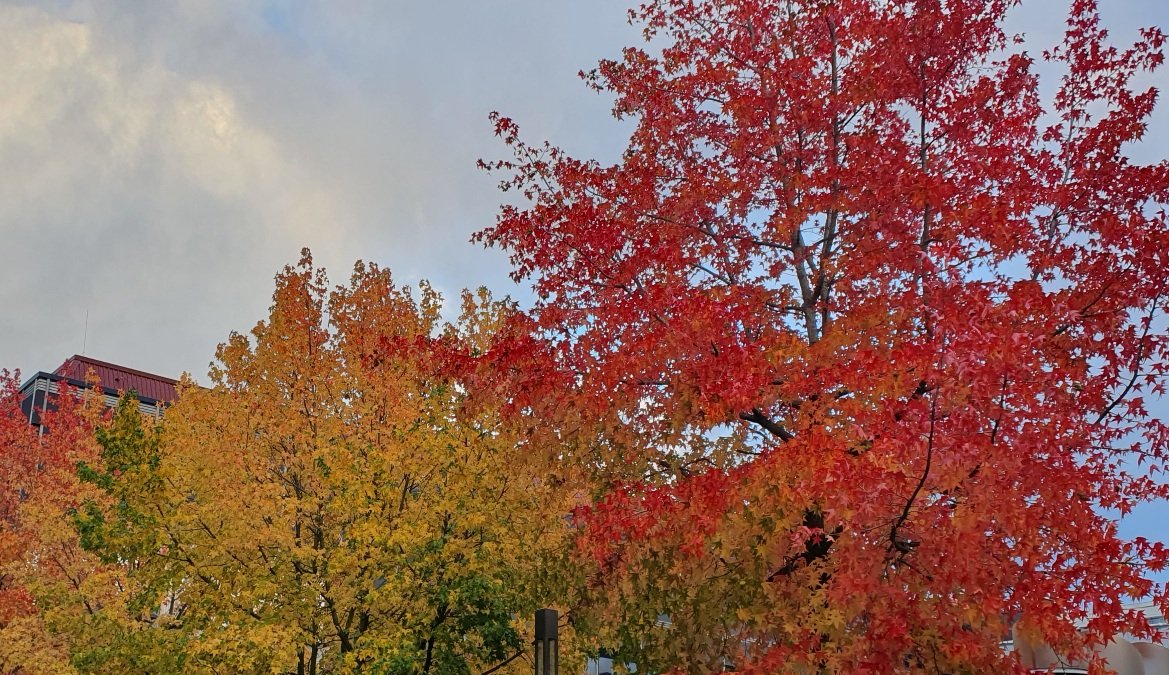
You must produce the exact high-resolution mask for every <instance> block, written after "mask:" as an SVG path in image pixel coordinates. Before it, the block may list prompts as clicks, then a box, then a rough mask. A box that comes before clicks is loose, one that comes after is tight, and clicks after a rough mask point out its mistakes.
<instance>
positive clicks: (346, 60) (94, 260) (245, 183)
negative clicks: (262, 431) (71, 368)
mask: <svg viewBox="0 0 1169 675" xmlns="http://www.w3.org/2000/svg"><path fill="white" fill-rule="evenodd" d="M1101 4H1102V7H1101V13H1102V17H1103V21H1104V23H1105V25H1106V26H1108V27H1109V28H1110V29H1111V30H1112V33H1113V37H1114V39H1116V40H1117V41H1118V42H1120V43H1124V42H1127V41H1130V40H1132V39H1135V37H1136V29H1137V27H1139V26H1144V25H1161V26H1164V27H1167V28H1169V3H1164V2H1163V0H1102V2H1101ZM627 6H628V3H626V2H620V1H618V0H588V1H585V0H575V1H574V0H490V1H484V0H458V1H456V0H409V1H405V0H172V1H161V0H160V1H158V2H140V1H139V0H100V1H99V0H44V1H35V0H33V1H27V2H26V1H19V0H0V35H3V36H4V39H3V40H0V261H2V264H0V368H9V369H16V368H19V369H21V370H22V371H24V373H25V375H26V376H27V375H30V374H32V373H35V372H36V371H38V370H46V371H48V370H52V369H54V368H56V366H57V365H59V364H60V363H61V362H62V361H63V360H64V359H65V358H67V357H68V356H70V355H72V354H74V353H82V352H84V353H86V354H88V355H89V356H91V357H94V358H97V359H102V360H107V361H113V362H116V363H120V364H125V365H128V366H131V367H135V368H138V369H141V370H146V371H150V372H156V373H159V374H164V375H170V376H177V375H178V374H179V373H181V372H189V373H190V374H192V375H193V376H194V377H195V378H196V379H198V380H203V381H206V372H207V368H208V365H209V363H210V361H211V360H212V358H213V356H214V351H215V346H216V344H218V343H219V342H221V341H223V340H224V339H225V338H226V337H227V335H228V334H229V332H231V331H233V330H234V331H241V332H245V331H247V330H249V329H250V328H251V327H252V326H253V325H254V324H255V322H256V321H258V320H259V319H261V318H263V317H264V316H265V314H266V311H267V308H268V305H269V302H270V296H271V292H272V288H273V277H274V275H275V274H276V273H277V272H278V271H279V270H280V268H281V267H282V266H283V265H285V264H289V263H294V262H295V261H296V260H297V258H298V256H299V251H300V249H301V248H302V247H305V246H307V247H309V248H311V249H312V251H313V253H314V258H315V260H316V262H317V263H318V264H321V265H324V266H325V267H326V268H328V269H329V271H330V273H331V278H332V279H333V280H334V281H338V282H339V281H343V280H345V279H346V278H347V276H348V271H349V269H350V268H351V266H352V264H353V262H354V261H355V260H357V259H364V260H368V261H372V262H376V263H378V264H380V265H383V266H387V267H389V268H390V269H392V270H393V272H394V274H395V277H396V279H397V280H398V281H399V282H401V283H408V284H413V283H416V282H418V281H419V280H421V279H424V278H425V279H429V280H430V281H431V282H432V283H433V284H434V285H435V286H436V287H437V288H438V289H439V290H440V291H442V292H444V293H445V294H446V295H447V296H448V297H449V298H455V297H457V293H458V291H459V290H460V289H461V288H464V287H476V286H479V285H487V286H489V287H491V288H492V289H493V290H495V291H496V292H497V293H510V294H513V295H515V296H517V297H519V298H520V299H521V300H523V299H524V298H526V297H527V294H526V291H525V290H524V289H523V288H521V287H517V286H515V285H514V284H512V283H511V282H510V281H509V279H508V276H507V275H508V271H509V267H508V263H507V259H506V256H505V254H503V253H501V252H499V251H496V250H486V249H484V248H483V247H482V246H480V245H477V244H472V243H471V242H470V241H469V239H470V237H471V235H472V233H474V232H475V231H477V230H480V229H482V228H484V227H487V226H489V225H490V224H492V223H493V222H494V218H495V214H496V212H497V210H498V206H499V204H500V203H501V202H502V201H504V199H505V195H503V194H501V193H500V192H499V191H498V189H497V182H498V178H499V177H493V176H491V175H488V174H485V173H484V172H482V171H479V170H478V169H477V168H476V160H478V159H480V158H485V159H496V158H503V157H505V156H506V149H505V148H504V146H503V144H502V143H501V142H500V141H499V140H498V139H496V138H495V137H494V136H493V134H492V129H491V126H490V124H489V122H488V119H487V116H488V114H489V113H490V112H491V111H493V110H498V111H500V112H501V113H503V114H505V115H507V116H509V117H512V118H514V119H515V120H516V121H517V122H519V124H520V125H521V127H522V129H523V135H524V137H525V138H527V139H529V140H541V139H549V140H552V141H553V142H554V143H556V144H557V145H560V146H561V147H564V148H565V149H567V150H569V151H570V152H571V153H573V154H575V155H578V156H582V157H595V158H598V159H600V160H602V161H612V160H615V159H616V158H617V157H618V155H619V153H620V151H621V149H622V148H623V146H624V142H625V139H626V136H627V134H628V132H629V127H628V126H625V125H622V124H620V123H618V122H616V121H614V120H613V119H612V118H611V116H610V115H609V105H610V101H609V100H608V99H606V98H605V97H604V96H601V95H598V94H596V93H594V92H592V91H590V90H588V89H587V88H586V87H585V86H584V85H583V84H582V83H581V82H580V80H579V79H578V78H577V76H576V74H577V72H578V71H580V70H581V69H589V68H591V67H593V66H594V65H595V64H596V62H597V61H598V60H599V59H601V58H608V57H617V56H618V55H619V54H620V50H621V48H622V47H623V46H625V45H628V44H635V43H637V42H638V41H639V40H640V32H639V29H637V28H634V27H630V26H629V25H628V24H627V23H626V8H627ZM1065 6H1066V3H1064V2H1060V1H1058V0H1028V1H1026V2H1024V4H1023V5H1022V6H1021V7H1020V8H1018V9H1016V10H1015V11H1014V12H1013V13H1012V15H1011V17H1010V19H1009V22H1008V29H1009V30H1010V31H1011V32H1019V33H1025V34H1026V36H1027V44H1026V47H1027V49H1028V50H1029V51H1030V52H1031V53H1032V54H1034V55H1038V54H1039V53H1040V52H1041V51H1042V49H1043V48H1044V47H1047V46H1050V45H1052V44H1054V43H1055V42H1056V41H1057V40H1058V37H1059V35H1060V33H1061V29H1062V19H1063V16H1064V14H1065V12H1064V9H1063V8H1064V7H1065ZM1041 68H1042V66H1041ZM1041 72H1042V71H1041ZM1165 73H1166V71H1164V70H1163V71H1161V72H1159V73H1158V74H1157V75H1156V76H1155V79H1154V80H1151V81H1149V82H1148V84H1157V85H1159V86H1160V87H1161V88H1162V89H1163V90H1164V89H1169V86H1166V85H1169V80H1167V78H1166V74H1165ZM1049 82H1050V78H1049ZM1167 109H1169V105H1167V104H1163V105H1162V106H1161V107H1160V108H1159V110H1158V111H1157V113H1156V115H1155V117H1154V119H1153V121H1152V124H1151V126H1150V129H1149V132H1148V134H1147V137H1146V140H1145V142H1144V143H1142V144H1140V145H1139V146H1138V147H1136V148H1133V150H1132V152H1133V155H1134V157H1135V158H1136V159H1138V160H1142V161H1145V162H1148V161H1155V160H1156V159H1158V158H1160V157H1163V156H1164V155H1165V149H1166V148H1167V147H1169V112H1167ZM1167 517H1169V509H1166V508H1161V507H1153V508H1151V509H1150V510H1145V511H1142V512H1139V513H1138V514H1137V516H1136V517H1134V518H1131V519H1129V521H1128V523H1127V524H1126V526H1125V529H1127V530H1129V532H1130V533H1134V534H1135V533H1140V534H1144V535H1145V536H1148V535H1149V534H1150V533H1151V534H1153V535H1154V536H1158V537H1159V538H1162V539H1164V538H1165V537H1164V536H1162V535H1166V534H1169V530H1167V529H1166V526H1164V525H1162V524H1161V523H1164V522H1169V518H1167Z"/></svg>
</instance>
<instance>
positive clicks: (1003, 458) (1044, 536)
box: [479, 0, 1169, 672]
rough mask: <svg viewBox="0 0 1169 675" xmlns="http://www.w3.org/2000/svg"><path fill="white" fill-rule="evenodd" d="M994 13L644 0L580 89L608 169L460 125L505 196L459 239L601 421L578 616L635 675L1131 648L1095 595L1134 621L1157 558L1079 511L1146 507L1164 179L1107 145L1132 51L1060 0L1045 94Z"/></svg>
mask: <svg viewBox="0 0 1169 675" xmlns="http://www.w3.org/2000/svg"><path fill="white" fill-rule="evenodd" d="M1015 4H1017V3H1016V2H1010V1H1007V0H945V1H944V0H908V1H906V2H872V1H871V0H728V1H722V2H713V1H707V2H703V1H696V0H649V1H648V2H646V3H645V4H644V5H643V6H642V7H641V8H639V9H637V10H634V11H633V12H632V13H631V17H632V19H633V20H635V21H637V22H640V23H641V24H642V25H643V26H644V29H645V37H646V40H647V45H646V46H645V47H640V48H639V47H631V48H628V49H626V50H625V51H624V54H623V55H622V58H621V59H620V60H615V61H605V62H602V63H601V64H600V66H599V67H598V68H597V69H596V70H595V71H592V72H590V73H586V74H585V78H586V80H587V81H588V82H589V83H590V84H591V85H592V86H593V87H595V88H596V89H598V90H600V91H603V92H610V93H612V94H613V95H614V96H615V104H614V108H613V111H614V114H615V115H616V116H617V117H619V118H625V119H630V120H632V121H633V123H634V125H635V126H634V129H633V132H632V136H631V138H630V141H629V145H628V148H627V150H626V152H625V153H624V155H623V157H622V158H621V160H620V161H619V162H617V163H616V164H613V165H602V164H600V163H598V162H595V161H587V160H580V159H576V158H573V157H571V156H569V155H568V154H566V153H565V152H563V151H562V150H560V149H558V148H557V147H555V146H552V145H549V144H543V145H530V144H527V143H525V142H523V141H522V140H521V139H520V137H519V134H518V129H517V126H516V124H515V123H514V122H513V121H511V120H510V119H508V118H505V117H498V116H497V117H496V118H495V122H496V131H497V133H498V134H499V135H501V136H502V137H503V138H504V140H505V141H506V142H507V144H509V145H510V146H511V147H512V148H513V150H514V152H515V159H514V160H510V161H503V162H497V163H493V164H491V165H490V168H493V169H496V170H502V171H505V172H507V173H508V174H509V175H510V176H511V177H510V178H508V179H507V180H505V182H504V188H505V189H512V190H518V191H520V192H521V193H522V194H523V195H524V196H525V197H526V198H527V199H528V201H529V203H528V205H526V206H514V207H505V208H504V209H503V211H502V213H501V215H500V216H499V219H498V222H497V224H496V225H495V226H494V227H492V228H490V229H488V230H486V231H485V232H483V233H481V234H480V235H479V237H480V239H481V240H482V241H485V242H487V243H489V244H491V245H495V246H500V247H503V248H506V249H508V250H509V251H510V252H511V256H512V260H513V263H514V265H515V273H514V274H515V276H516V278H517V279H531V281H532V283H533V285H534V288H535V291H536V293H537V295H538V298H539V300H538V302H537V307H536V310H535V316H536V318H537V320H538V322H539V324H540V326H541V327H542V329H543V330H544V331H545V332H546V334H547V335H549V336H550V337H551V338H552V339H553V340H554V342H555V346H556V353H557V356H558V358H559V359H560V360H561V361H562V363H563V364H564V365H565V367H566V369H567V370H568V371H569V372H570V373H571V374H572V378H573V381H575V382H577V383H578V384H579V387H577V391H575V392H573V393H571V394H569V393H565V391H564V390H563V389H559V390H558V391H557V394H559V396H560V400H561V401H562V402H563V403H565V404H568V403H571V404H572V405H573V406H575V407H576V408H574V409H584V410H588V411H590V414H592V415H593V416H594V417H596V418H598V419H604V420H607V422H606V423H605V424H606V431H607V438H606V440H604V441H598V442H596V443H593V444H590V445H588V447H590V448H592V450H591V453H589V454H587V456H586V455H584V454H582V455H581V456H579V457H578V459H580V460H582V461H587V462H590V463H591V465H592V466H593V467H594V470H595V471H596V472H597V473H598V474H599V475H601V476H604V477H607V479H608V480H609V483H608V487H607V489H605V490H604V491H603V494H602V495H600V496H599V497H598V498H597V500H596V502H595V504H594V505H593V506H592V507H591V508H589V509H587V510H585V511H583V512H582V513H581V514H579V520H578V522H580V523H581V524H582V528H583V529H582V539H581V546H582V550H585V551H588V552H589V553H591V554H592V559H593V560H595V561H596V568H595V570H594V577H593V578H592V580H591V581H592V583H591V584H589V585H587V586H585V587H582V588H580V589H578V591H577V592H578V593H579V597H577V598H575V599H574V602H577V603H578V604H579V605H580V607H581V609H579V610H578V612H577V614H578V616H579V617H580V620H581V621H582V622H583V621H585V617H586V615H587V613H588V610H587V608H588V607H592V608H594V609H596V610H597V611H601V612H604V613H606V614H604V616H605V617H607V618H608V619H610V620H612V621H611V624H610V625H612V626H615V627H616V628H614V629H612V630H611V631H610V632H609V633H607V634H606V635H607V639H609V640H610V641H611V643H616V645H615V646H618V647H619V648H620V653H621V654H622V655H624V656H626V657H628V658H633V659H637V660H638V663H639V666H645V667H649V668H651V669H656V668H661V669H665V668H670V667H684V668H686V669H688V670H692V671H695V670H703V669H706V668H710V669H716V668H718V667H720V666H722V665H723V664H725V663H726V661H727V660H728V659H729V661H730V662H733V663H734V664H735V666H736V667H738V668H739V669H747V670H754V671H759V672H770V671H774V670H779V669H781V667H783V668H787V667H792V664H804V665H805V666H808V667H811V668H813V669H820V670H821V671H825V672H866V671H867V672H890V671H895V670H906V671H927V672H935V671H936V672H967V670H969V669H973V670H974V671H976V672H988V671H989V669H992V668H1004V667H1010V666H1011V663H1012V661H1011V657H1010V656H1007V655H1004V653H1003V651H1002V650H1001V648H1000V647H999V644H998V643H999V641H1000V640H1001V638H1002V637H1003V636H1004V635H1005V634H1007V632H1008V631H1009V630H1010V628H1011V627H1012V626H1013V628H1014V630H1015V631H1016V632H1017V634H1018V635H1020V636H1022V637H1027V638H1030V639H1036V640H1041V641H1045V642H1047V643H1049V644H1051V645H1053V646H1055V647H1056V648H1057V650H1062V651H1063V652H1065V653H1068V654H1074V653H1077V651H1078V650H1081V649H1083V648H1085V647H1091V646H1092V645H1093V644H1099V643H1102V642H1103V641H1106V640H1108V639H1109V638H1111V637H1112V636H1113V635H1114V634H1116V633H1117V632H1118V631H1119V630H1121V629H1123V630H1126V631H1128V632H1132V633H1136V634H1148V633H1150V631H1149V629H1148V625H1147V623H1146V622H1145V621H1144V618H1143V617H1142V616H1139V615H1138V614H1137V613H1134V612H1131V611H1128V610H1125V609H1123V608H1122V603H1121V601H1122V599H1123V598H1124V597H1126V596H1127V597H1130V598H1132V597H1146V596H1150V595H1154V596H1156V597H1158V598H1160V599H1162V600H1164V595H1163V593H1164V590H1163V588H1162V587H1161V586H1159V585H1157V584H1154V583H1153V582H1152V581H1150V579H1149V576H1150V572H1155V571H1157V570H1161V569H1162V568H1163V567H1164V566H1165V565H1166V563H1167V561H1169V555H1167V553H1166V550H1165V548H1164V547H1163V546H1162V545H1161V544H1160V543H1156V542H1152V541H1148V540H1145V539H1139V538H1138V539H1135V540H1125V539H1122V538H1121V537H1120V536H1119V535H1118V534H1117V529H1116V525H1115V518H1114V514H1116V513H1121V514H1123V513H1126V512H1128V511H1129V510H1130V509H1131V508H1133V506H1134V505H1136V504H1139V503H1141V502H1146V501H1150V500H1154V499H1162V498H1164V497H1166V496H1167V495H1169V490H1167V488H1166V486H1165V485H1164V484H1163V483H1162V482H1161V481H1159V480H1158V478H1159V476H1160V474H1161V472H1162V471H1163V468H1164V466H1165V462H1166V460H1167V459H1169V434H1167V432H1166V426H1165V424H1164V422H1163V421H1162V420H1160V419H1158V418H1157V417H1156V416H1155V415H1153V414H1151V413H1150V411H1149V409H1148V406H1147V404H1146V403H1145V400H1144V399H1145V397H1149V396H1159V395H1161V394H1162V393H1163V390H1164V377H1165V369H1166V346H1167V342H1166V335H1165V321H1164V304H1165V300H1166V287H1165V285H1166V269H1167V268H1169V228H1167V227H1166V214H1165V205H1166V203H1167V202H1169V164H1167V163H1166V162H1164V161H1161V162H1159V163H1157V164H1154V165H1150V166H1144V165H1139V164H1136V163H1134V162H1133V161H1131V160H1130V158H1129V157H1128V155H1127V152H1128V148H1129V147H1130V146H1131V144H1132V143H1133V142H1134V141H1137V140H1139V139H1140V138H1141V137H1142V134H1143V133H1144V131H1145V128H1146V120H1147V119H1148V118H1149V115H1150V113H1151V112H1152V110H1153V108H1154V105H1155V102H1156V98H1157V92H1156V91H1155V90H1154V89H1151V88H1149V89H1144V90H1141V89H1138V88H1137V86H1136V82H1137V80H1138V75H1139V74H1141V73H1144V72H1148V71H1152V70H1154V69H1155V68H1157V67H1158V66H1159V65H1160V64H1161V61H1162V53H1161V48H1162V45H1163V42H1164V36H1163V34H1162V33H1161V32H1160V31H1159V30H1157V29H1147V30H1144V31H1142V32H1141V33H1140V35H1139V39H1138V41H1137V42H1136V43H1135V44H1134V45H1133V46H1132V47H1130V48H1127V49H1118V48H1116V47H1113V46H1112V45H1111V44H1110V43H1109V42H1108V40H1107V33H1106V31H1105V30H1104V29H1103V28H1102V27H1101V26H1100V22H1099V18H1098V15H1097V11H1096V6H1095V3H1094V2H1092V1H1090V0H1076V1H1075V2H1073V3H1072V4H1071V8H1070V13H1069V19H1068V28H1067V32H1066V35H1065V37H1064V39H1063V41H1062V43H1061V44H1060V45H1058V46H1057V47H1055V48H1053V49H1052V50H1051V51H1049V52H1046V53H1045V54H1044V55H1043V56H1044V58H1045V59H1046V60H1047V61H1049V62H1051V64H1052V67H1053V68H1061V69H1062V71H1063V76H1062V80H1060V82H1059V84H1058V87H1057V91H1056V93H1055V95H1054V98H1053V99H1051V100H1050V101H1045V100H1043V99H1042V98H1041V95H1040V87H1039V77H1038V76H1037V74H1036V68H1035V63H1034V60H1033V58H1032V57H1031V56H1030V55H1029V54H1027V53H1026V52H1023V51H1021V47H1020V46H1019V41H1018V40H1017V39H1014V38H1012V37H1011V36H1008V35H1006V34H1005V33H1004V31H1003V28H1002V23H1003V19H1004V16H1005V14H1006V12H1007V11H1008V10H1009V9H1010V8H1011V7H1012V6H1013V5H1015ZM1045 106H1046V108H1045ZM536 393H538V394H540V395H541V396H545V398H546V394H547V393H548V392H546V391H543V392H536ZM568 397H571V401H568V400H567V398H568ZM533 400H536V399H535V398H534V399H533ZM659 613H665V614H668V615H669V616H670V625H668V626H667V625H663V624H662V622H655V621H654V619H656V617H657V616H658V614H659ZM647 617H648V618H647ZM1077 625H1078V626H1082V627H1086V630H1084V631H1080V630H1077ZM1017 666H1018V664H1017V663H1016V664H1015V667H1017ZM963 669H966V670H963ZM802 672H811V671H802Z"/></svg>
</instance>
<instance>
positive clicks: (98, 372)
mask: <svg viewBox="0 0 1169 675" xmlns="http://www.w3.org/2000/svg"><path fill="white" fill-rule="evenodd" d="M90 371H93V374H94V375H95V376H96V377H97V379H98V381H99V383H100V384H101V386H102V388H103V389H106V390H107V391H108V390H115V391H118V392H127V391H130V390H133V391H135V392H137V394H138V396H139V397H140V398H144V399H151V400H153V401H160V402H164V403H170V402H173V401H174V400H175V399H177V398H178V391H177V390H176V389H175V386H176V385H177V384H178V381H177V380H173V379H171V378H169V377H163V376H161V375H154V374H152V373H147V372H143V371H141V370H135V369H133V368H127V367H125V366H119V365H117V364H114V363H108V362H106V361H99V360H97V359H95V358H91V357H88V356H82V355H81V354H74V355H73V356H71V357H69V358H68V359H65V362H64V363H62V364H61V365H60V366H59V367H58V368H57V369H56V370H55V371H53V374H54V375H60V376H62V377H67V378H69V379H71V380H80V381H83V382H84V381H85V380H86V378H87V376H88V374H89V372H90Z"/></svg>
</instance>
